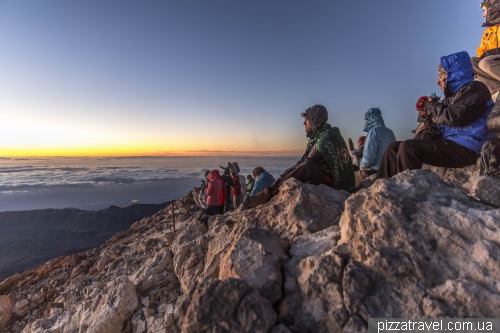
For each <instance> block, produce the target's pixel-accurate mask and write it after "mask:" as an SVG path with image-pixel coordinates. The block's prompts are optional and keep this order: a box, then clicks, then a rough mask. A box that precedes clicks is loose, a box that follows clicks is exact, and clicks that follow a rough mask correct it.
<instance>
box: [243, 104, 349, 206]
mask: <svg viewBox="0 0 500 333" xmlns="http://www.w3.org/2000/svg"><path fill="white" fill-rule="evenodd" d="M301 116H302V117H304V127H305V132H306V137H307V138H308V139H309V140H308V142H307V147H306V150H305V152H304V154H303V155H302V158H301V159H300V160H299V161H297V163H295V165H293V166H292V167H291V168H288V169H287V170H285V171H284V172H283V173H282V174H281V175H280V176H279V177H278V179H276V181H274V182H273V183H272V185H270V186H269V187H268V188H266V189H264V190H263V191H260V192H259V190H258V189H255V187H254V190H253V192H252V193H255V194H254V195H251V196H247V197H245V199H244V200H243V203H244V204H245V206H246V207H256V206H258V205H261V204H264V203H266V202H268V201H269V200H270V199H271V197H273V196H274V195H276V194H277V193H278V192H279V188H280V186H281V184H283V182H284V181H286V180H287V179H290V178H295V179H297V180H299V181H301V182H303V183H307V184H313V185H321V184H324V185H327V186H331V187H333V188H335V189H337V190H344V191H349V192H352V191H353V190H354V187H355V178H354V169H353V166H352V160H351V158H350V156H349V151H348V150H347V145H346V143H345V141H344V138H343V137H342V135H341V134H340V130H339V129H338V128H337V127H332V126H331V125H330V124H328V122H327V121H328V111H327V110H326V108H325V107H324V106H323V105H319V104H318V105H314V106H311V107H310V108H308V109H307V110H306V111H305V112H303V113H301ZM257 182H258V180H257V181H256V182H255V186H257Z"/></svg>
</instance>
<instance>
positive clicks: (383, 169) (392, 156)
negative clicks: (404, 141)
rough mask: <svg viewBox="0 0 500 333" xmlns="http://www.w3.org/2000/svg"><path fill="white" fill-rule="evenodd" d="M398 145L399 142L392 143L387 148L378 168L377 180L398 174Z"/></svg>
mask: <svg viewBox="0 0 500 333" xmlns="http://www.w3.org/2000/svg"><path fill="white" fill-rule="evenodd" d="M400 144H401V141H394V142H391V143H390V144H389V145H388V146H387V148H386V150H385V153H384V156H383V157H382V161H381V162H380V166H379V167H378V171H377V179H381V178H391V177H392V176H394V175H395V174H397V173H398V168H397V165H398V164H397V157H398V149H399V145H400Z"/></svg>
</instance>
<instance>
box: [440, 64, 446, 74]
mask: <svg viewBox="0 0 500 333" xmlns="http://www.w3.org/2000/svg"><path fill="white" fill-rule="evenodd" d="M438 74H439V75H443V74H448V73H447V72H446V71H445V70H444V67H443V65H442V64H439V66H438Z"/></svg>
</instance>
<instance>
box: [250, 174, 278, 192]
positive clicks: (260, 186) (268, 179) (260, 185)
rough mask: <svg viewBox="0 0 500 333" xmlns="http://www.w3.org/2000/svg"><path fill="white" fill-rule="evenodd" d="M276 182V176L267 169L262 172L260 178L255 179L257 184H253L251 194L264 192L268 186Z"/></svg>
mask: <svg viewBox="0 0 500 333" xmlns="http://www.w3.org/2000/svg"><path fill="white" fill-rule="evenodd" d="M273 183H274V178H273V176H271V174H270V173H269V172H267V171H264V172H262V173H261V174H260V175H259V178H257V179H256V180H255V184H254V185H253V190H252V192H251V193H250V194H251V195H254V194H257V193H259V192H262V191H263V190H264V189H265V188H266V187H269V186H271V185H272V184H273Z"/></svg>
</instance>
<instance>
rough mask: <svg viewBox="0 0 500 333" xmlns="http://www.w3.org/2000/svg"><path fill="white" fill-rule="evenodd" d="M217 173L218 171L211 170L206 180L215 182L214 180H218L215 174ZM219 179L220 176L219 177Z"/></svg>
mask: <svg viewBox="0 0 500 333" xmlns="http://www.w3.org/2000/svg"><path fill="white" fill-rule="evenodd" d="M218 173H219V171H218V170H212V171H210V172H209V173H208V177H207V178H208V180H210V181H212V180H215V179H218V178H217V174H218ZM219 177H220V176H219Z"/></svg>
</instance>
